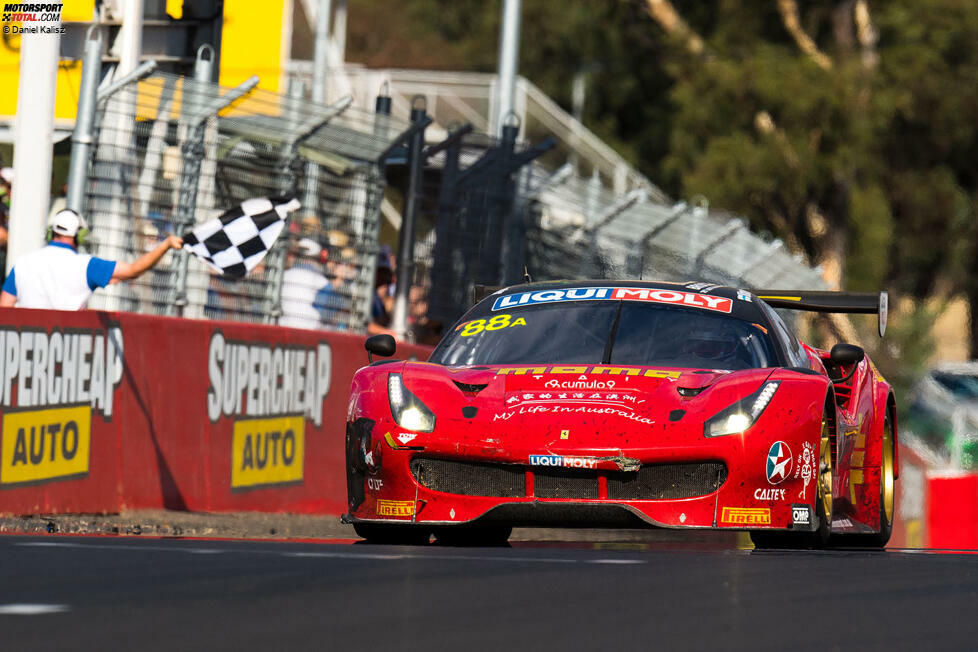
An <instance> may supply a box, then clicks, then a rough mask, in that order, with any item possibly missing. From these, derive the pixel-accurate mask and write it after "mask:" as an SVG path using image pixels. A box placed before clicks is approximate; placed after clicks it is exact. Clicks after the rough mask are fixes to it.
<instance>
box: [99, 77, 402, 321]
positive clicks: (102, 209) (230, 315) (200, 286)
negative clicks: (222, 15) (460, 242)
mask: <svg viewBox="0 0 978 652" xmlns="http://www.w3.org/2000/svg"><path fill="white" fill-rule="evenodd" d="M407 126H408V125H407V124H406V123H405V122H403V121H400V120H396V119H392V118H390V117H386V116H377V115H375V114H373V113H371V112H367V111H363V110H361V109H357V108H355V107H352V106H351V105H350V101H349V100H348V99H347V100H341V101H340V102H337V103H335V104H333V105H330V106H320V105H315V104H312V103H310V102H307V101H305V100H303V99H301V98H296V97H289V96H283V95H279V94H275V93H270V92H267V91H260V90H259V91H254V90H250V89H248V88H241V87H239V88H237V89H231V88H225V87H221V86H218V85H215V84H207V83H201V82H198V81H195V80H193V79H187V78H182V77H175V76H170V75H156V76H153V77H150V78H148V79H145V80H142V81H140V82H138V83H133V84H130V85H127V86H125V87H123V88H122V89H121V90H120V91H118V92H117V93H115V94H114V95H112V96H111V97H110V98H109V99H108V100H107V101H105V102H103V103H102V104H101V105H100V106H99V130H98V136H97V142H96V145H95V147H94V148H93V157H92V161H91V162H90V167H89V179H88V184H87V187H86V212H87V216H88V218H89V220H90V223H91V226H92V232H93V235H94V243H93V245H92V250H93V253H95V254H96V255H98V256H101V257H104V258H109V259H113V260H132V259H134V258H136V257H138V256H140V255H141V254H143V253H145V252H147V251H150V250H152V249H153V248H154V247H155V246H156V245H157V244H158V243H159V242H160V241H161V240H162V239H163V238H165V237H166V235H168V234H170V233H177V234H183V233H184V232H186V231H187V230H189V229H190V228H192V227H193V226H195V225H196V224H200V223H201V222H203V221H205V220H208V219H211V218H213V217H215V216H217V215H219V214H221V213H222V212H224V211H226V210H228V209H230V208H232V207H234V206H236V205H238V204H240V203H241V202H242V201H244V200H246V199H249V198H253V197H286V196H288V197H296V198H298V199H299V201H300V202H301V204H302V208H300V209H299V210H298V211H297V212H295V213H293V214H292V215H291V216H290V219H289V224H288V229H287V236H286V237H282V238H280V239H279V240H278V241H277V242H276V243H275V245H274V246H273V247H272V248H271V250H270V251H269V253H268V255H267V256H266V258H265V259H264V260H263V261H262V262H261V263H260V264H259V265H258V267H256V268H255V269H254V270H252V271H251V272H250V273H249V274H248V275H247V276H246V277H245V278H243V279H241V280H238V281H234V280H230V279H228V278H227V277H224V276H221V275H219V274H217V273H216V272H215V271H214V270H211V269H210V268H208V267H207V266H206V265H205V264H203V263H201V261H199V260H197V259H194V258H192V257H189V254H187V253H184V252H179V253H177V254H170V255H168V257H167V258H166V259H164V260H163V261H162V262H161V263H160V264H159V265H157V266H156V268H154V269H153V270H152V271H150V272H148V273H147V274H145V275H144V276H143V277H141V278H139V279H138V280H136V281H134V282H132V283H129V284H122V285H115V286H112V287H110V288H108V291H107V292H105V293H104V294H103V293H98V294H96V295H95V297H93V301H92V306H93V307H97V308H103V309H110V310H126V311H138V312H146V313H153V314H171V315H184V316H188V317H207V318H213V319H229V320H237V321H249V322H266V323H282V324H286V325H292V326H298V327H307V328H320V327H329V328H335V329H351V330H356V331H359V330H362V329H363V327H364V325H365V324H366V322H367V320H368V315H369V304H370V300H371V298H372V295H373V275H374V267H375V264H376V253H377V250H378V247H377V238H378V230H379V222H378V220H379V212H380V204H381V199H382V196H383V188H384V183H385V182H384V178H383V176H382V175H381V173H380V171H379V168H378V165H377V160H378V158H379V157H380V155H381V153H382V152H384V151H385V150H386V149H387V148H388V147H389V146H390V145H391V144H392V143H393V142H394V141H395V140H396V139H397V138H398V137H400V136H401V134H402V133H403V132H404V131H405V130H406V128H407Z"/></svg>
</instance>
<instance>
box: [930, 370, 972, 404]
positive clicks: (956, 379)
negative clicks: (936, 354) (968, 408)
mask: <svg viewBox="0 0 978 652" xmlns="http://www.w3.org/2000/svg"><path fill="white" fill-rule="evenodd" d="M934 380H936V381H937V382H939V383H940V384H941V385H943V386H944V387H945V388H946V389H948V390H949V391H950V392H951V393H952V394H953V395H954V396H955V397H956V398H963V399H968V400H970V399H978V377H976V376H969V375H967V374H953V373H940V372H938V373H935V374H934Z"/></svg>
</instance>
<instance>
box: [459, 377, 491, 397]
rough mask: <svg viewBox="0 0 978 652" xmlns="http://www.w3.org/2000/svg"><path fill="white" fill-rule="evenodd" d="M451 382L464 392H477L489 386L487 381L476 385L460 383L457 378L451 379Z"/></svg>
mask: <svg viewBox="0 0 978 652" xmlns="http://www.w3.org/2000/svg"><path fill="white" fill-rule="evenodd" d="M452 382H453V383H455V386H456V387H458V388H459V389H460V390H462V391H463V392H465V393H466V394H478V393H479V392H481V391H482V390H484V389H485V388H486V387H489V383H483V384H479V385H476V384H471V383H460V382H458V381H457V380H453V381H452Z"/></svg>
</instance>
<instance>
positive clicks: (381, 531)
mask: <svg viewBox="0 0 978 652" xmlns="http://www.w3.org/2000/svg"><path fill="white" fill-rule="evenodd" d="M353 529H354V530H355V531H356V533H357V536H359V537H362V538H364V539H366V540H367V543H376V544H386V545H392V546H424V545H427V544H428V542H429V541H430V540H431V531H430V530H429V529H428V528H426V527H421V526H418V525H385V524H382V523H354V524H353Z"/></svg>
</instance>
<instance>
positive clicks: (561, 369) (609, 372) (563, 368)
mask: <svg viewBox="0 0 978 652" xmlns="http://www.w3.org/2000/svg"><path fill="white" fill-rule="evenodd" d="M544 374H593V375H597V376H604V375H606V376H642V377H644V378H671V379H676V378H679V377H680V376H682V375H683V374H682V372H681V371H667V370H665V369H642V368H640V367H609V366H605V365H596V366H590V365H575V366H567V365H555V366H550V367H547V366H537V367H502V368H500V369H497V370H496V375H497V376H533V377H536V376H542V375H544ZM585 381H588V382H592V383H598V382H600V379H598V378H595V379H591V380H590V381H589V379H588V378H587V377H586V376H585V377H584V378H581V377H579V378H577V380H576V381H574V382H580V383H584V382H585ZM548 382H549V381H548ZM568 382H570V381H568ZM607 382H613V381H607ZM552 386H553V385H552ZM607 386H608V385H607V384H601V385H597V384H594V385H580V387H581V388H588V389H590V388H599V389H600V388H604V387H607ZM554 387H556V386H554ZM611 387H614V384H612V385H611ZM568 388H571V387H570V385H568Z"/></svg>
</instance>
